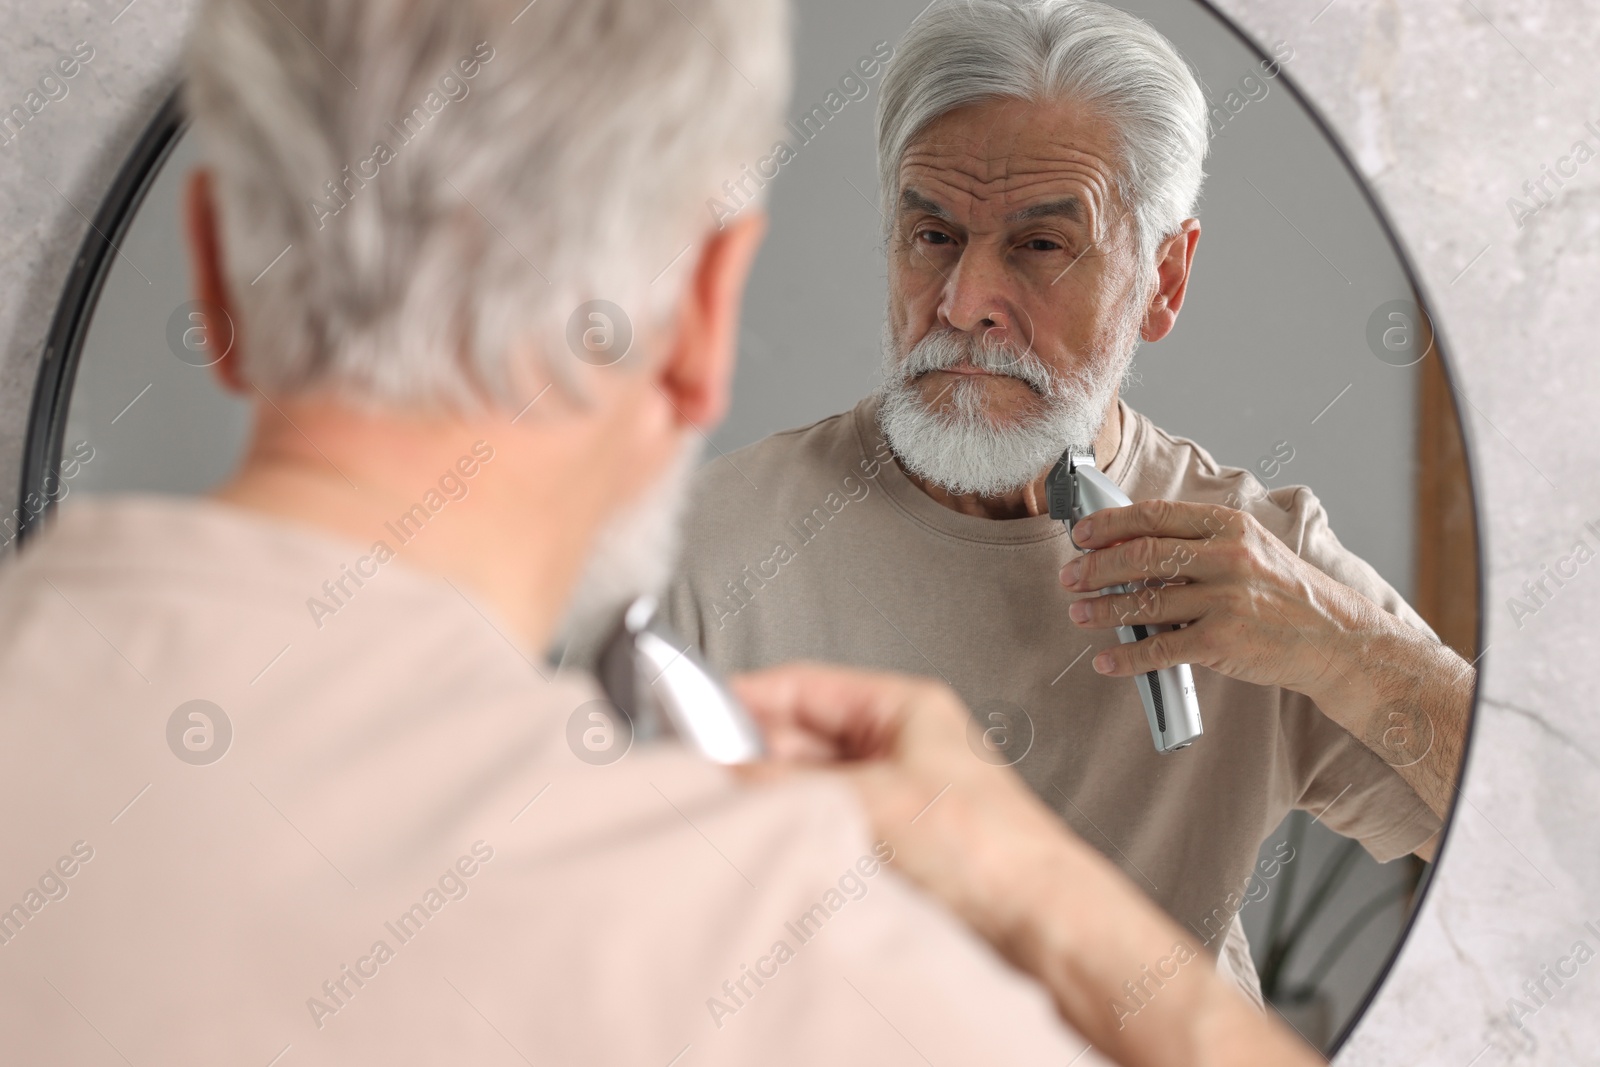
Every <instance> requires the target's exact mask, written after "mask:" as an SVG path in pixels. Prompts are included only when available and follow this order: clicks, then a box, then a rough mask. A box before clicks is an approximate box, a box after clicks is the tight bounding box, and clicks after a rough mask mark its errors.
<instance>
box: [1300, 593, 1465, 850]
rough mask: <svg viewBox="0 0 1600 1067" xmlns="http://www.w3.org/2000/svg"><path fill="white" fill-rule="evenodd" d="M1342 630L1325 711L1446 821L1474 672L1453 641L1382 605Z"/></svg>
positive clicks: (1322, 691)
mask: <svg viewBox="0 0 1600 1067" xmlns="http://www.w3.org/2000/svg"><path fill="white" fill-rule="evenodd" d="M1372 611H1373V612H1375V613H1376V615H1375V616H1373V617H1370V618H1368V619H1367V620H1365V621H1364V624H1363V625H1361V626H1359V627H1355V628H1352V629H1351V630H1350V631H1348V632H1347V633H1346V634H1345V635H1344V638H1345V639H1344V642H1343V644H1344V648H1343V650H1342V652H1341V653H1340V654H1339V655H1338V657H1337V659H1336V660H1331V661H1330V662H1331V663H1333V664H1334V665H1335V669H1334V670H1333V671H1330V672H1329V677H1328V679H1327V683H1326V685H1324V686H1322V687H1320V688H1319V690H1318V691H1317V692H1313V693H1310V694H1308V695H1310V696H1311V697H1312V699H1313V700H1315V701H1316V703H1317V706H1318V707H1319V708H1321V709H1322V711H1323V713H1324V714H1326V715H1327V716H1328V717H1329V718H1331V719H1332V720H1333V721H1334V722H1337V723H1338V724H1339V725H1340V726H1343V727H1344V728H1345V729H1346V730H1348V731H1349V732H1350V733H1351V734H1352V735H1354V736H1355V737H1356V738H1357V739H1358V740H1359V741H1361V743H1362V744H1364V745H1366V746H1367V747H1368V748H1370V749H1372V751H1374V752H1376V753H1377V754H1378V755H1379V756H1381V757H1382V758H1383V760H1384V762H1386V763H1388V764H1389V765H1390V766H1392V767H1394V768H1395V770H1396V771H1397V772H1399V774H1400V776H1401V777H1403V778H1404V779H1405V780H1406V781H1407V782H1408V783H1409V784H1410V785H1411V788H1412V789H1414V790H1416V792H1417V795H1418V796H1420V797H1421V798H1422V800H1423V802H1424V803H1425V804H1427V805H1428V807H1429V808H1431V809H1432V810H1433V813H1434V814H1435V815H1437V816H1439V817H1440V818H1441V819H1442V818H1444V817H1445V815H1446V814H1447V813H1448V812H1449V810H1450V805H1451V802H1452V801H1453V799H1454V795H1455V788H1456V775H1457V772H1458V771H1459V769H1460V766H1461V753H1462V750H1463V748H1464V746H1465V744H1466V734H1467V723H1468V721H1469V720H1470V718H1471V715H1472V693H1473V686H1474V683H1475V681H1476V678H1477V672H1476V671H1475V670H1474V669H1473V667H1472V665H1471V664H1469V663H1468V662H1467V661H1466V660H1464V659H1462V658H1461V657H1460V656H1458V655H1456V653H1455V652H1454V651H1452V650H1451V649H1450V648H1449V647H1448V646H1446V645H1443V644H1440V643H1439V642H1438V641H1435V640H1434V639H1433V638H1432V637H1430V636H1429V635H1428V634H1426V633H1423V632H1422V631H1419V630H1417V629H1415V628H1413V627H1411V626H1408V625H1407V624H1406V623H1404V622H1402V621H1401V620H1399V619H1396V618H1395V617H1394V616H1392V615H1390V614H1389V613H1388V612H1385V611H1383V609H1381V608H1378V607H1376V605H1374V606H1373V608H1372Z"/></svg>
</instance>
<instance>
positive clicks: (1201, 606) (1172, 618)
mask: <svg viewBox="0 0 1600 1067" xmlns="http://www.w3.org/2000/svg"><path fill="white" fill-rule="evenodd" d="M1215 600H1216V591H1215V590H1214V589H1209V588H1207V587H1206V586H1203V585H1167V586H1161V587H1160V588H1153V589H1138V590H1135V591H1134V592H1131V593H1113V594H1111V595H1109V596H1096V597H1085V598H1084V599H1082V600H1074V601H1073V602H1072V605H1071V606H1070V607H1068V608H1067V614H1068V615H1069V616H1070V617H1071V618H1072V621H1073V622H1075V623H1077V624H1078V625H1079V626H1083V627H1086V628H1089V629H1104V628H1106V627H1111V626H1134V625H1137V624H1140V623H1143V624H1144V625H1147V626H1148V625H1150V624H1152V623H1158V622H1164V623H1189V622H1194V621H1195V620H1197V619H1200V618H1203V617H1204V616H1205V615H1207V614H1208V613H1209V612H1210V611H1211V610H1212V609H1213V608H1214V607H1215V606H1216V604H1215Z"/></svg>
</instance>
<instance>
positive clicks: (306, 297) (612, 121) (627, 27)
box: [187, 0, 788, 410]
mask: <svg viewBox="0 0 1600 1067" xmlns="http://www.w3.org/2000/svg"><path fill="white" fill-rule="evenodd" d="M785 17H786V16H785V10H784V4H783V3H782V0H536V2H533V3H529V2H528V0H388V2H379V0H204V2H203V3H202V4H201V7H200V13H199V19H198V24H197V26H196V29H195V32H194V34H193V36H192V38H191V43H190V48H189V53H188V64H187V65H188V73H189V84H188V105H189V108H190V110H191V113H192V115H193V117H194V120H195V123H196V126H197V129H198V131H199V134H200V137H201V140H202V145H203V149H204V152H205V155H206V157H207V160H208V162H209V164H210V166H211V167H212V169H213V171H214V173H215V175H216V198H217V201H218V203H219V208H220V215H221V230H222V235H223V248H224V254H225V256H226V274H227V280H228V284H229V289H230V291H231V292H230V295H231V298H232V303H233V305H234V306H235V307H236V309H237V313H238V315H239V317H240V318H241V320H242V321H241V322H240V323H239V324H238V325H239V328H240V337H241V338H242V343H241V346H240V357H241V362H240V365H239V370H240V372H241V373H242V376H243V378H244V379H245V380H247V381H248V382H250V383H251V384H252V385H255V386H258V387H260V388H261V389H262V390H264V391H266V392H268V393H274V394H282V393H296V392H312V391H327V392H331V393H334V394H336V395H338V396H340V397H341V398H342V399H345V400H353V401H357V402H361V403H365V404H372V405H380V406H390V407H403V408H421V409H435V410H437V409H455V410H462V409H473V408H477V407H480V406H482V405H485V404H488V405H494V406H499V407H507V406H511V405H513V404H515V405H517V406H519V407H520V406H521V403H525V402H526V400H527V395H526V394H525V393H524V392H523V388H524V387H525V386H526V384H527V383H528V382H529V381H534V382H537V381H539V380H540V379H544V380H552V379H553V380H555V381H557V382H565V383H567V384H569V385H577V384H578V383H577V382H576V381H575V379H574V377H573V361H572V360H571V357H570V356H569V355H568V353H567V344H566V339H565V335H566V332H567V324H568V320H569V318H570V316H571V315H572V313H573V311H574V309H576V308H578V307H579V306H580V305H582V304H584V303H585V302H587V301H590V300H594V299H604V300H608V301H611V302H613V303H615V304H616V305H618V306H620V307H621V308H623V309H624V310H625V311H626V313H627V314H629V315H630V316H631V317H632V318H633V320H634V322H635V325H636V326H639V327H644V326H648V325H649V324H651V323H652V322H655V321H658V320H660V319H661V318H662V317H663V316H665V315H667V314H669V313H670V311H671V310H672V308H673V306H674V304H675V301H676V299H677V297H678V296H679V294H680V293H681V292H682V291H683V285H684V282H685V280H686V278H687V276H688V273H689V271H690V270H691V269H692V267H693V260H694V257H693V256H682V257H680V258H679V259H677V260H676V261H675V260H674V257H675V256H677V255H678V254H679V253H680V252H683V251H686V250H687V249H688V247H689V246H691V245H692V244H694V243H696V242H697V241H698V240H699V238H700V237H701V236H702V235H703V233H704V231H705V230H706V229H707V228H708V223H707V221H706V216H705V213H704V209H703V204H704V201H705V199H706V197H707V196H709V195H711V193H712V192H713V190H714V189H715V188H716V187H717V185H718V184H719V183H720V182H721V180H722V179H724V178H726V177H727V176H728V175H730V174H735V173H737V172H738V170H739V165H740V163H741V162H744V161H746V160H749V159H752V158H755V157H757V156H758V155H760V154H761V153H762V152H763V151H764V150H765V148H766V146H767V145H768V144H770V142H771V139H772V131H773V129H774V128H775V126H776V123H777V118H778V112H779V108H780V106H781V102H782V101H783V100H784V99H785V97H786V94H787V87H788V55H787V39H786V33H785V29H786V27H785ZM280 256H281V259H280V258H279V257H280ZM669 263H670V264H673V268H672V269H670V270H667V269H666V268H667V267H668V264H669ZM269 265H272V267H271V269H270V270H265V268H267V267H268V266H269ZM264 270H265V273H263V271H264ZM658 275H660V277H659V278H658V277H657V276H658ZM530 353H531V354H535V355H536V357H542V358H543V360H544V364H545V365H544V366H527V365H519V364H518V362H517V359H518V358H519V357H520V358H522V359H523V360H524V362H525V363H531V362H532V360H531V359H529V358H528V357H529V354H530ZM579 387H580V388H581V386H579Z"/></svg>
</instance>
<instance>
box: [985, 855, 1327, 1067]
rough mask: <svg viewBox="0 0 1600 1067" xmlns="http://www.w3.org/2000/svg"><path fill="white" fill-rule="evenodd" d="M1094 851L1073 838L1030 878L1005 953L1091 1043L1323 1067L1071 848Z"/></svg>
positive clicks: (1147, 1060)
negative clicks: (1027, 974) (1037, 982)
mask: <svg viewBox="0 0 1600 1067" xmlns="http://www.w3.org/2000/svg"><path fill="white" fill-rule="evenodd" d="M1086 847H1087V846H1083V845H1081V843H1078V842H1073V843H1071V844H1070V845H1069V846H1067V848H1066V849H1064V850H1063V851H1062V852H1061V854H1060V856H1059V857H1058V858H1056V859H1055V860H1053V861H1047V862H1046V863H1045V864H1043V865H1042V866H1041V867H1040V868H1038V869H1037V870H1036V872H1035V873H1034V874H1033V875H1031V876H1029V877H1027V878H1024V879H1022V880H1021V882H1020V884H1019V885H1018V886H1017V891H1018V893H1019V895H1020V897H1021V899H1022V901H1023V903H1024V906H1023V908H1022V909H1021V912H1020V922H1019V926H1018V928H1017V929H1016V931H1015V933H1014V936H1012V937H1010V938H1008V939H1007V943H1005V944H1004V945H1002V946H1001V947H1002V951H1004V952H1005V953H1006V955H1007V956H1009V957H1010V958H1011V959H1012V961H1013V962H1014V963H1015V964H1016V965H1017V966H1018V967H1020V968H1022V969H1023V970H1024V971H1026V972H1028V973H1029V974H1031V975H1033V976H1034V977H1035V978H1036V979H1038V980H1039V981H1040V983H1042V984H1043V985H1044V986H1045V988H1046V989H1048V990H1049V991H1050V993H1051V995H1052V996H1053V997H1054V998H1055V1001H1056V1006H1057V1009H1058V1010H1059V1011H1060V1012H1061V1014H1062V1016H1063V1017H1064V1018H1066V1019H1068V1020H1069V1021H1071V1022H1072V1023H1073V1025H1074V1026H1076V1027H1077V1028H1078V1030H1079V1032H1080V1033H1082V1034H1083V1036H1084V1037H1085V1038H1087V1039H1088V1040H1089V1041H1091V1042H1093V1043H1094V1045H1095V1047H1097V1048H1099V1049H1100V1050H1102V1051H1103V1052H1105V1053H1106V1054H1108V1055H1109V1056H1110V1057H1112V1058H1113V1059H1115V1060H1117V1061H1118V1062H1119V1063H1124V1064H1130V1065H1139V1067H1144V1065H1149V1067H1164V1065H1169V1064H1184V1065H1195V1067H1207V1065H1210V1064H1229V1065H1235V1064H1244V1065H1249V1064H1272V1065H1274V1067H1294V1065H1297V1064H1314V1063H1319V1062H1321V1061H1320V1059H1319V1058H1318V1057H1317V1056H1316V1055H1315V1054H1314V1053H1312V1051H1311V1050H1310V1049H1308V1048H1307V1047H1306V1046H1304V1045H1302V1044H1301V1043H1300V1042H1298V1041H1297V1040H1296V1039H1295V1038H1294V1037H1293V1036H1292V1035H1290V1034H1289V1033H1288V1032H1287V1031H1286V1030H1285V1029H1284V1028H1283V1027H1281V1026H1279V1025H1276V1024H1275V1023H1273V1021H1272V1020H1271V1019H1270V1018H1268V1017H1267V1016H1263V1015H1262V1014H1260V1013H1259V1012H1258V1011H1256V1009H1255V1008H1254V1007H1253V1006H1251V1005H1250V1004H1249V1003H1248V1002H1246V1001H1245V999H1244V998H1243V997H1241V996H1240V995H1239V994H1238V992H1237V991H1236V990H1234V989H1233V988H1232V986H1230V985H1229V984H1228V983H1226V982H1225V981H1223V980H1222V978H1221V977H1220V976H1218V974H1217V972H1216V964H1215V962H1214V961H1213V960H1212V958H1211V957H1210V956H1208V955H1206V954H1205V953H1204V952H1202V951H1201V950H1200V949H1199V948H1198V947H1196V946H1195V944H1194V943H1193V941H1191V940H1190V939H1189V938H1188V937H1187V936H1186V935H1185V934H1184V933H1183V931H1182V930H1180V929H1179V928H1178V926H1177V924H1175V923H1174V922H1172V920H1171V919H1169V918H1168V917H1167V916H1166V915H1164V914H1162V913H1161V912H1160V911H1158V910H1157V909H1156V908H1155V907H1154V905H1152V904H1150V903H1149V901H1147V900H1145V899H1143V898H1142V897H1141V896H1140V895H1139V894H1138V893H1137V892H1134V891H1132V889H1131V887H1130V886H1127V885H1126V884H1125V883H1124V881H1123V880H1122V878H1121V875H1120V873H1119V872H1117V871H1116V870H1115V869H1114V868H1112V867H1111V866H1110V865H1109V864H1108V863H1104V862H1103V861H1101V858H1100V857H1098V856H1095V857H1093V859H1092V860H1091V861H1089V862H1085V859H1084V857H1082V856H1078V855H1076V854H1075V853H1073V852H1072V851H1070V850H1071V849H1081V848H1086Z"/></svg>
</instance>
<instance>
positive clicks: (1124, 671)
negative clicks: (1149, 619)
mask: <svg viewBox="0 0 1600 1067" xmlns="http://www.w3.org/2000/svg"><path fill="white" fill-rule="evenodd" d="M1200 625H1201V626H1203V625H1205V624H1204V623H1202V624H1200ZM1198 629H1199V627H1198V626H1189V627H1185V628H1184V629H1182V630H1168V631H1166V632H1165V633H1159V634H1152V635H1151V636H1149V637H1147V638H1145V639H1144V640H1142V641H1134V642H1132V643H1130V644H1126V645H1115V646H1113V647H1111V648H1108V649H1104V650H1103V651H1101V652H1100V653H1098V654H1097V655H1096V656H1095V657H1094V669H1095V670H1096V671H1098V672H1099V673H1100V674H1105V675H1109V676H1111V677H1114V678H1132V677H1134V676H1136V675H1140V674H1144V673H1146V672H1147V671H1158V670H1161V669H1162V668H1164V667H1175V666H1177V665H1178V664H1180V663H1198V664H1200V665H1201V666H1204V665H1205V663H1204V660H1203V659H1202V658H1201V656H1200V655H1199V653H1200V649H1201V644H1202V642H1203V641H1204V640H1205V638H1204V637H1203V636H1202V635H1201V634H1199V633H1197V632H1196V631H1197V630H1198Z"/></svg>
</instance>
